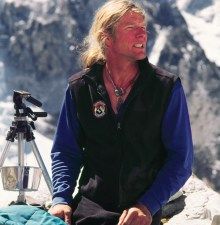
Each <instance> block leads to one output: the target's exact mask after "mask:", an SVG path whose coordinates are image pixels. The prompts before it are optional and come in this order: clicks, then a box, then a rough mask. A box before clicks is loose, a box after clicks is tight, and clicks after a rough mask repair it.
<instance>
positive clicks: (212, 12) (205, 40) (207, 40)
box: [177, 0, 220, 66]
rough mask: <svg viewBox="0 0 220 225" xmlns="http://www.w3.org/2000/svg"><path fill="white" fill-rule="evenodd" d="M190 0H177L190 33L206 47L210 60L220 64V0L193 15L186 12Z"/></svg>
mask: <svg viewBox="0 0 220 225" xmlns="http://www.w3.org/2000/svg"><path fill="white" fill-rule="evenodd" d="M188 3H189V1H188V0H187V1H182V0H181V1H180V0H178V1H177V6H178V7H179V9H180V11H181V13H182V15H183V17H184V18H185V20H186V23H187V25H188V27H189V31H190V33H191V34H192V35H193V36H194V38H195V40H196V41H198V42H199V44H200V45H201V47H202V48H203V49H204V51H205V54H206V56H207V57H208V58H209V60H210V61H212V62H215V63H216V64H217V65H218V66H220V41H219V37H220V1H219V0H215V1H214V3H213V5H210V6H209V7H206V8H204V9H203V10H201V11H199V12H197V13H196V14H195V15H192V14H190V13H188V12H186V6H187V4H188Z"/></svg>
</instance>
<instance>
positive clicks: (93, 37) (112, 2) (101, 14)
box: [81, 0, 146, 68]
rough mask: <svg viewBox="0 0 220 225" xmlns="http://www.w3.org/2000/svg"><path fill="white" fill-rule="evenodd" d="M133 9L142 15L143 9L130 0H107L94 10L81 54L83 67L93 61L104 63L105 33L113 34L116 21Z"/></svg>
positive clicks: (88, 65) (86, 66) (87, 66)
mask: <svg viewBox="0 0 220 225" xmlns="http://www.w3.org/2000/svg"><path fill="white" fill-rule="evenodd" d="M127 11H134V12H137V13H139V14H141V15H143V17H144V19H145V20H146V13H145V11H144V10H143V9H142V8H141V7H140V6H139V5H138V4H137V3H136V2H134V1H132V0H109V1H107V2H106V3H105V4H104V5H103V6H102V7H101V8H99V9H98V10H97V11H96V14H95V16H94V19H93V23H92V26H91V28H90V31H89V34H88V36H87V37H86V38H85V39H84V47H85V50H84V51H83V52H82V54H81V63H82V65H83V67H84V68H89V67H91V66H92V65H93V64H94V63H105V60H106V58H105V39H106V35H104V34H105V33H108V34H109V35H111V36H114V33H115V28H116V23H117V22H118V20H119V19H120V18H121V17H122V16H123V15H124V14H125V13H126V12H127Z"/></svg>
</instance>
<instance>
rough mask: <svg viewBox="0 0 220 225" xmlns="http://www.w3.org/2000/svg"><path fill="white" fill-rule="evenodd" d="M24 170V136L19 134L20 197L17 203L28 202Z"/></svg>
mask: <svg viewBox="0 0 220 225" xmlns="http://www.w3.org/2000/svg"><path fill="white" fill-rule="evenodd" d="M23 169H24V134H23V133H18V181H19V183H18V186H19V195H18V199H17V202H26V200H25V192H24V190H23Z"/></svg>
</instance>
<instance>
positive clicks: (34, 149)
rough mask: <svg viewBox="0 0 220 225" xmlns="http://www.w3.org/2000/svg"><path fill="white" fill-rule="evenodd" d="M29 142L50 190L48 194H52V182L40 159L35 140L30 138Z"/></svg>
mask: <svg viewBox="0 0 220 225" xmlns="http://www.w3.org/2000/svg"><path fill="white" fill-rule="evenodd" d="M30 143H31V145H32V148H33V152H34V155H35V157H36V159H37V162H38V165H39V166H40V168H41V170H42V173H43V176H44V179H45V181H46V184H47V187H48V189H49V191H50V194H51V195H52V192H53V190H52V183H51V179H50V176H49V174H48V172H47V168H46V167H45V165H44V162H43V159H42V157H41V155H40V153H39V150H38V148H37V145H36V143H35V141H34V140H32V141H30Z"/></svg>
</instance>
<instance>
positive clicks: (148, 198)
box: [138, 191, 161, 216]
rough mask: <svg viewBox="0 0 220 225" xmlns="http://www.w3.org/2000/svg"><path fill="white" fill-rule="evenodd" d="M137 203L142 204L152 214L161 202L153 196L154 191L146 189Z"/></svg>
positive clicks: (159, 206)
mask: <svg viewBox="0 0 220 225" xmlns="http://www.w3.org/2000/svg"><path fill="white" fill-rule="evenodd" d="M138 203H140V204H143V205H145V206H146V207H147V209H148V210H149V211H150V213H151V215H152V216H153V215H154V214H155V213H156V212H157V211H158V210H159V209H161V204H160V203H159V201H158V200H157V198H156V197H155V195H154V193H153V192H151V191H147V192H146V193H145V194H144V195H143V196H142V197H141V198H140V199H139V201H138Z"/></svg>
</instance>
